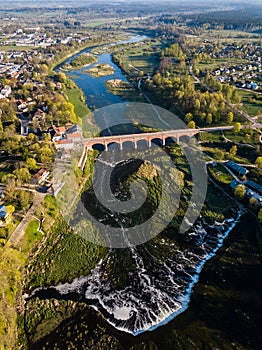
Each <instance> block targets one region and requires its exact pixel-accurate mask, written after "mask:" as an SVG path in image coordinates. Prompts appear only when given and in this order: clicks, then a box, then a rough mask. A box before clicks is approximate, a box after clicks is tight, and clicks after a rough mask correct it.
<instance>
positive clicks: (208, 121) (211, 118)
mask: <svg viewBox="0 0 262 350" xmlns="http://www.w3.org/2000/svg"><path fill="white" fill-rule="evenodd" d="M212 121H213V116H212V114H211V113H208V115H207V117H206V123H207V124H208V125H210V124H212Z"/></svg>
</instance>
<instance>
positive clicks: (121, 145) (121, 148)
mask: <svg viewBox="0 0 262 350" xmlns="http://www.w3.org/2000/svg"><path fill="white" fill-rule="evenodd" d="M119 148H120V151H123V143H122V142H121V141H120V142H119Z"/></svg>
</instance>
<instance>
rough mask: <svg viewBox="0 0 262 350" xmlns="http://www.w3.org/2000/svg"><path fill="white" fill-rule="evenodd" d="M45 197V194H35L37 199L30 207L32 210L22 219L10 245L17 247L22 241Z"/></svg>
mask: <svg viewBox="0 0 262 350" xmlns="http://www.w3.org/2000/svg"><path fill="white" fill-rule="evenodd" d="M44 197H45V194H43V193H36V194H35V198H34V201H33V204H32V206H31V207H30V209H29V210H28V212H27V213H26V215H25V216H24V218H23V219H22V221H21V222H20V224H19V225H18V226H17V228H16V229H15V230H14V232H13V233H12V235H11V237H10V238H9V240H8V243H10V244H11V245H13V246H15V245H16V244H17V243H18V242H19V241H20V240H21V238H22V237H23V236H24V234H25V230H26V228H27V226H28V224H29V222H30V221H31V220H32V218H33V216H34V213H35V211H36V209H37V207H38V206H39V205H40V204H41V202H42V201H43V199H44Z"/></svg>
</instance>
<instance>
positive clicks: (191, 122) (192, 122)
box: [187, 120, 196, 129]
mask: <svg viewBox="0 0 262 350" xmlns="http://www.w3.org/2000/svg"><path fill="white" fill-rule="evenodd" d="M187 126H188V128H189V129H195V128H196V123H195V122H194V121H193V120H191V121H190V122H189V123H188V124H187Z"/></svg>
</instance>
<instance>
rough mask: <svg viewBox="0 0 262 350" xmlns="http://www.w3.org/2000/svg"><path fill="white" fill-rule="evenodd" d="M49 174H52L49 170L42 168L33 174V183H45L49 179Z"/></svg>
mask: <svg viewBox="0 0 262 350" xmlns="http://www.w3.org/2000/svg"><path fill="white" fill-rule="evenodd" d="M49 175H50V171H49V170H47V169H40V170H39V171H38V172H37V173H36V174H35V175H33V176H32V179H31V184H33V185H39V184H41V183H44V182H45V181H46V180H47V179H48V176H49Z"/></svg>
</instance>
